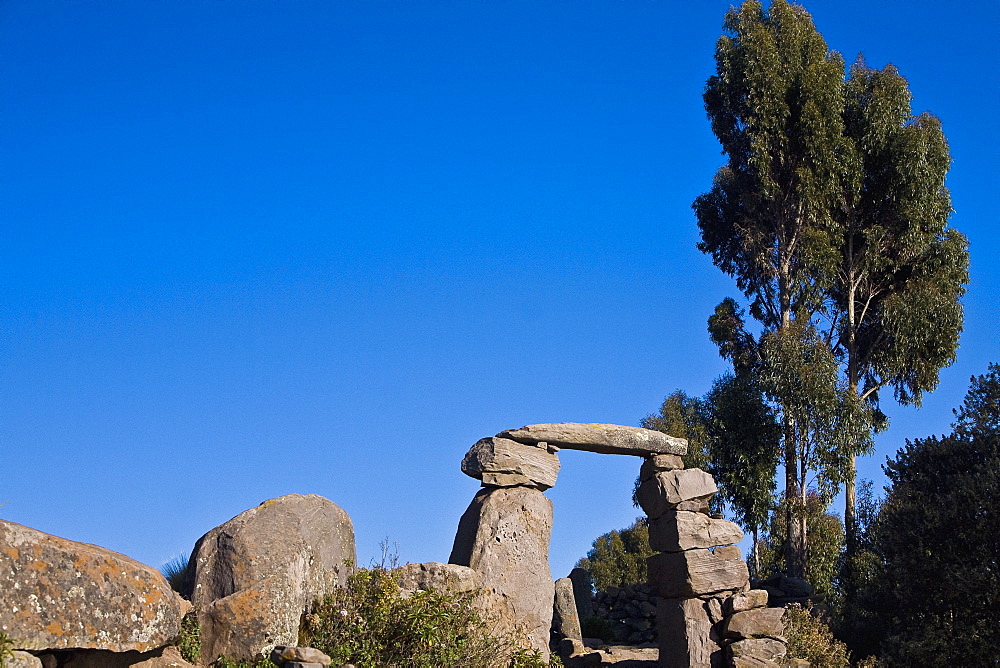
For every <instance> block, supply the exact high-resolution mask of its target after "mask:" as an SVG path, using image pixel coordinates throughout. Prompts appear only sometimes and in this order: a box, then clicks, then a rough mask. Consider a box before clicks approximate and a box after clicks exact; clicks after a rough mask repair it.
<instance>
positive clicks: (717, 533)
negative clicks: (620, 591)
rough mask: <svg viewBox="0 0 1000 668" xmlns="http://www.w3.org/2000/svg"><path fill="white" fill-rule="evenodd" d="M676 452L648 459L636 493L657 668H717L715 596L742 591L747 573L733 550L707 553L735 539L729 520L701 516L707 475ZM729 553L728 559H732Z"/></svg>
mask: <svg viewBox="0 0 1000 668" xmlns="http://www.w3.org/2000/svg"><path fill="white" fill-rule="evenodd" d="M682 466H683V464H682V463H681V461H680V457H673V456H669V455H667V456H664V455H658V456H654V457H650V458H648V459H647V460H646V462H645V463H644V464H643V466H642V469H641V470H640V474H639V477H640V485H639V489H638V490H637V493H636V496H637V499H638V501H639V504H640V506H641V507H642V509H643V510H644V511H645V513H646V515H647V517H648V518H649V544H650V547H652V548H653V549H654V550H656V551H657V552H659V554H655V555H653V556H652V557H650V558H649V559H648V560H647V566H648V571H649V584H650V586H651V587H652V588H653V590H654V591H655V592H656V593H657V594H659V595H660V596H662V597H663V600H662V601H660V603H659V604H658V606H657V631H658V633H659V638H660V661H659V665H660V666H661V667H662V668H715V667H716V666H722V665H723V660H724V656H723V633H724V629H723V628H722V624H723V623H724V619H725V618H724V615H723V601H725V600H726V599H728V598H729V597H730V596H732V594H733V593H734V592H737V591H743V590H745V589H747V587H748V583H749V571H748V570H747V565H746V563H745V562H744V561H743V560H742V559H740V555H739V551H738V550H737V551H736V552H735V554H734V552H733V550H731V549H728V548H727V549H723V550H713V548H716V547H719V546H726V545H731V544H732V543H736V542H739V541H740V540H742V539H743V532H742V531H741V530H740V528H739V527H738V526H736V525H735V524H733V523H732V522H727V521H726V520H723V519H721V518H719V517H713V516H710V515H709V514H708V501H709V499H710V498H711V497H712V495H713V494H715V493H716V492H717V491H718V488H717V487H716V486H715V481H714V480H712V476H710V475H709V474H708V473H705V472H704V471H702V470H701V469H684V468H682ZM733 556H735V557H736V558H735V559H733V558H732V557H733Z"/></svg>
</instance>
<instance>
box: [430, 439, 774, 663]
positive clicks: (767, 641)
mask: <svg viewBox="0 0 1000 668" xmlns="http://www.w3.org/2000/svg"><path fill="white" fill-rule="evenodd" d="M560 449H568V450H583V451H586V452H596V453H600V454H614V455H632V456H637V457H641V458H642V459H643V463H642V466H641V468H640V481H641V484H640V486H639V490H638V493H637V496H638V500H639V503H640V505H641V507H642V509H643V511H644V512H645V513H646V515H647V517H648V519H649V529H650V532H649V535H650V546H651V547H652V548H653V550H655V551H657V552H658V554H656V555H655V556H653V557H651V558H650V559H649V560H648V567H649V584H650V585H651V586H652V587H653V589H654V591H656V592H657V593H658V594H659V595H660V596H661V597H662V599H661V601H660V603H659V604H658V606H657V615H656V617H657V629H658V632H659V637H660V650H659V665H660V666H670V667H675V666H676V667H678V668H680V667H684V668H690V667H694V666H698V667H703V668H712V667H714V666H721V665H723V663H724V659H728V663H729V665H736V666H743V665H747V666H749V665H754V666H769V665H775V666H776V665H777V664H775V663H773V659H775V658H778V657H780V656H783V655H784V645H783V644H781V642H778V641H775V640H773V637H774V636H779V637H780V633H781V623H780V618H781V614H782V613H783V612H784V610H783V609H780V608H777V609H775V608H766V607H765V606H766V602H767V598H766V592H756V591H755V592H752V593H748V590H749V573H748V570H747V566H746V563H745V562H744V561H743V560H742V556H741V555H740V550H739V548H738V547H736V546H735V545H733V544H734V543H736V542H739V541H740V540H741V539H742V538H743V533H742V531H740V529H739V527H738V526H736V525H735V524H733V523H732V522H728V521H726V520H724V519H722V518H721V517H714V516H710V515H709V514H708V500H709V498H711V496H712V495H713V494H715V493H716V492H717V491H718V490H717V488H716V485H715V482H714V480H712V477H711V476H710V475H709V474H707V473H705V472H704V471H702V470H700V469H684V465H683V462H682V460H681V455H684V454H686V453H687V441H685V440H684V439H680V438H674V437H672V436H668V435H666V434H663V433H661V432H658V431H653V430H649V429H641V428H638V427H626V426H621V425H608V424H579V423H560V424H537V425H529V426H526V427H522V428H520V429H511V430H507V431H502V432H500V433H499V434H497V435H496V436H493V437H489V438H483V439H480V440H479V441H477V442H476V444H475V445H473V446H472V448H471V449H470V450H469V452H468V453H467V454H466V455H465V458H464V459H463V461H462V471H463V472H464V473H466V474H467V475H469V476H471V477H473V478H476V479H478V480H481V481H482V484H483V488H482V489H481V490H480V491H479V492H478V493H477V494H476V496H475V497H474V498H473V500H472V503H471V504H470V505H469V508H468V509H467V510H466V511H465V513H464V514H463V515H462V518H461V520H460V522H459V526H458V532H457V534H456V536H455V544H454V547H453V549H452V553H451V557H450V559H449V561H450V563H452V564H458V565H461V566H468V567H470V568H472V569H473V570H474V571H476V573H477V574H478V578H479V581H480V586H482V587H483V588H485V589H488V590H492V591H493V592H494V593H495V594H497V595H498V596H500V597H501V598H503V599H504V600H505V602H506V604H507V607H508V609H509V610H510V612H511V614H512V615H513V617H514V619H515V620H516V621H517V623H518V624H519V625H520V626H521V628H522V629H523V630H524V631H525V632H526V634H527V636H528V639H529V641H530V642H531V644H532V646H533V647H534V648H535V649H538V650H539V651H540V652H541V653H542V654H543V655H544V656H546V657H548V654H549V629H550V626H551V622H552V609H553V597H554V591H555V588H554V585H553V582H552V574H551V571H550V569H549V562H548V551H549V540H550V536H551V531H552V502H551V501H550V500H549V499H548V497H546V496H545V494H544V490H547V489H549V488H551V487H553V486H554V485H555V482H556V477H557V475H558V472H559V466H560V465H559V457H558V454H557V453H558V451H559V450H560ZM761 594H763V597H761ZM563 595H565V594H563ZM779 646H780V647H779Z"/></svg>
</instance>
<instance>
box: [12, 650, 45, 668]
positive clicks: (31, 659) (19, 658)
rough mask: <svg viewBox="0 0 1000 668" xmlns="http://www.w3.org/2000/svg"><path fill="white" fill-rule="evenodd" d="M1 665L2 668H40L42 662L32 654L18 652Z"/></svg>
mask: <svg viewBox="0 0 1000 668" xmlns="http://www.w3.org/2000/svg"><path fill="white" fill-rule="evenodd" d="M3 665H4V668H42V660H41V659H39V658H38V657H37V656H35V655H34V654H29V653H28V652H22V651H20V650H18V651H15V652H14V653H13V655H12V656H8V657H7V658H6V662H5V663H4V664H3Z"/></svg>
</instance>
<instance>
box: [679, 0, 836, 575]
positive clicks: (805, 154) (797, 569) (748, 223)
mask: <svg viewBox="0 0 1000 668" xmlns="http://www.w3.org/2000/svg"><path fill="white" fill-rule="evenodd" d="M724 29H725V34H723V36H722V37H721V38H720V39H719V41H718V44H717V46H716V56H715V57H716V65H717V71H716V74H715V75H713V76H712V77H710V78H709V80H708V84H707V86H706V90H705V96H704V98H705V108H706V111H707V112H708V116H709V118H710V120H711V122H712V129H713V131H714V133H715V135H716V137H718V139H719V141H720V143H721V144H722V149H723V153H724V154H725V155H726V156H727V158H728V160H727V163H726V164H725V165H724V166H723V167H722V168H721V169H720V170H719V172H718V173H717V174H716V176H715V180H714V184H713V187H712V189H711V191H709V192H708V193H706V194H704V195H702V196H700V197H698V198H697V199H696V200H695V202H694V210H695V214H696V216H697V218H698V226H699V228H700V230H701V242H700V243H699V244H698V247H699V248H700V249H701V250H702V251H704V252H707V253H710V254H711V255H712V259H713V261H714V262H715V264H716V265H717V266H718V267H719V268H721V269H722V270H723V271H725V272H726V273H727V274H729V275H731V276H733V277H735V278H736V282H737V285H738V286H739V288H740V289H741V290H742V291H743V293H744V294H745V295H746V296H747V298H748V299H749V301H750V313H751V315H752V316H753V317H754V318H755V319H756V320H757V321H758V322H760V324H761V325H762V326H763V329H764V332H765V334H766V333H775V334H777V335H778V336H777V338H773V339H772V341H773V342H775V345H777V344H778V343H781V342H786V343H787V342H788V341H789V340H790V339H789V336H790V335H791V334H792V333H793V328H792V326H793V323H794V322H795V321H796V320H801V321H802V322H803V323H804V324H805V325H806V326H803V327H800V328H798V329H796V330H795V331H796V332H800V333H804V332H807V331H808V329H809V328H808V325H807V323H808V322H809V321H810V320H811V318H812V315H813V314H814V313H815V312H816V311H817V310H818V309H819V308H820V307H821V304H822V300H823V297H824V294H825V292H826V290H827V288H828V286H829V284H830V282H831V280H832V278H833V274H834V272H835V270H836V266H837V251H838V244H837V239H838V237H839V236H840V233H841V230H840V226H841V224H842V221H840V220H838V218H837V217H835V216H834V215H833V212H834V209H835V205H836V204H837V203H838V202H839V201H840V199H841V197H842V191H841V187H840V178H839V175H840V174H841V173H842V172H843V171H844V169H845V160H846V159H847V158H848V157H849V156H848V148H849V145H848V143H847V142H846V140H845V137H844V123H843V108H844V63H843V59H842V58H841V57H840V55H839V54H837V53H835V52H831V51H830V50H829V49H828V48H827V45H826V42H825V41H824V40H823V37H822V35H820V34H819V32H817V31H816V28H815V26H814V25H813V22H812V19H811V17H810V16H809V14H808V13H807V12H806V11H805V10H804V9H803V8H802V7H799V6H797V5H792V4H789V3H788V2H786V1H785V0H774V2H773V3H772V4H771V6H770V9H769V10H768V11H766V12H765V11H764V9H763V7H762V5H761V3H760V2H758V1H757V0H747V1H746V2H744V3H743V5H742V6H741V7H740V8H739V9H735V8H734V9H730V11H729V12H728V13H727V14H726V18H725V23H724ZM733 331H734V333H736V334H738V333H739V332H738V331H737V330H733ZM741 336H744V338H745V336H749V335H746V334H745V332H744V333H743V334H742V335H741ZM779 347H780V346H779ZM772 396H773V395H772ZM775 398H776V399H777V401H778V404H779V408H780V413H781V420H782V427H783V437H782V440H783V462H784V468H785V500H786V502H785V512H786V523H787V528H788V536H789V540H788V553H787V555H786V558H787V566H788V569H789V571H790V572H791V573H793V574H795V575H799V576H803V575H804V574H805V569H806V558H805V557H806V535H805V521H804V513H801V512H799V513H797V512H796V508H797V507H799V506H801V505H802V501H801V500H802V499H804V498H805V485H806V481H805V480H804V479H803V477H802V470H801V467H800V461H799V460H800V455H801V454H802V451H801V447H802V445H803V440H802V439H803V438H808V435H809V434H808V433H807V432H804V431H803V430H802V428H801V425H797V424H796V419H797V417H799V414H798V412H797V411H796V410H793V407H792V406H791V405H789V404H788V403H787V397H785V398H783V397H780V396H777V397H775ZM783 402H784V403H783Z"/></svg>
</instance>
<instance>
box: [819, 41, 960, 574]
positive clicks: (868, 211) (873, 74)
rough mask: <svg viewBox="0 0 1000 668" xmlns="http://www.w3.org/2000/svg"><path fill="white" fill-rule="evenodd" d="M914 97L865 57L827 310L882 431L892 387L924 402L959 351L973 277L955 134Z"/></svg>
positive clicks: (856, 72) (849, 509)
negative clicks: (958, 201)
mask: <svg viewBox="0 0 1000 668" xmlns="http://www.w3.org/2000/svg"><path fill="white" fill-rule="evenodd" d="M910 105H911V94H910V90H909V87H908V84H907V81H906V79H904V78H903V77H902V76H901V75H900V74H899V72H898V71H897V70H896V68H895V67H893V66H892V65H888V66H887V67H885V68H884V69H881V70H878V69H872V68H870V67H868V66H867V65H866V64H865V62H864V61H863V60H862V59H861V58H859V59H858V60H857V61H856V62H855V63H854V65H853V66H852V67H851V70H850V76H849V77H848V78H847V81H846V87H845V108H844V124H845V127H844V130H845V136H846V138H847V139H848V141H849V142H850V150H849V152H848V153H847V157H848V159H847V160H846V161H845V167H846V169H845V171H844V178H843V184H844V185H843V188H844V190H843V201H842V203H841V206H840V211H839V212H837V213H838V216H839V218H840V220H841V228H840V229H841V241H840V244H841V248H840V262H839V266H838V268H837V271H836V273H835V274H834V280H833V282H832V283H831V285H830V289H829V302H828V314H829V315H830V323H831V325H832V326H831V335H832V340H833V341H834V342H835V343H836V348H837V352H838V353H840V355H841V358H842V360H843V363H844V367H845V369H844V371H845V375H846V379H847V383H848V385H849V387H850V391H851V394H852V395H853V396H855V397H857V400H858V401H861V402H863V403H865V404H866V405H867V407H868V408H869V409H870V411H871V414H872V415H873V416H874V418H875V419H874V420H873V422H872V427H873V428H874V429H875V430H876V431H877V430H879V429H881V428H884V427H885V426H886V424H887V421H886V420H885V418H884V415H883V414H882V412H881V410H880V407H879V397H880V391H881V390H882V389H883V388H888V387H891V388H892V389H893V391H894V395H895V398H896V400H897V401H898V402H900V403H903V404H916V405H919V404H920V400H921V395H922V393H923V392H926V391H930V390H933V389H934V388H935V387H936V386H937V384H938V372H939V370H940V369H941V368H942V367H944V366H947V365H949V364H951V363H952V362H953V361H954V360H955V352H956V349H957V347H958V337H959V333H960V332H961V330H962V319H963V312H962V304H961V301H960V298H961V296H962V294H964V292H965V284H966V283H967V282H968V261H969V260H968V250H967V242H966V239H965V237H964V236H963V235H962V234H960V233H959V232H957V231H956V230H954V229H950V228H949V227H948V218H949V215H950V214H951V201H950V196H949V193H948V190H947V188H946V187H945V175H946V174H947V172H948V168H949V166H950V163H951V157H950V155H949V151H948V144H947V141H946V140H945V136H944V133H943V132H942V129H941V123H940V121H939V120H938V119H937V118H936V117H934V116H932V115H931V114H929V113H923V114H920V115H919V116H915V115H914V114H913V113H912V110H911V106H910ZM863 450H864V448H861V449H860V451H863ZM856 451H858V449H856ZM854 466H855V465H854V457H853V456H851V457H850V459H849V467H850V471H849V473H848V475H847V478H846V502H845V510H844V520H845V526H846V534H847V551H848V563H849V562H850V557H851V556H852V555H853V553H854V549H855V537H856V533H857V532H856V522H855V489H854V479H855V475H854Z"/></svg>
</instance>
